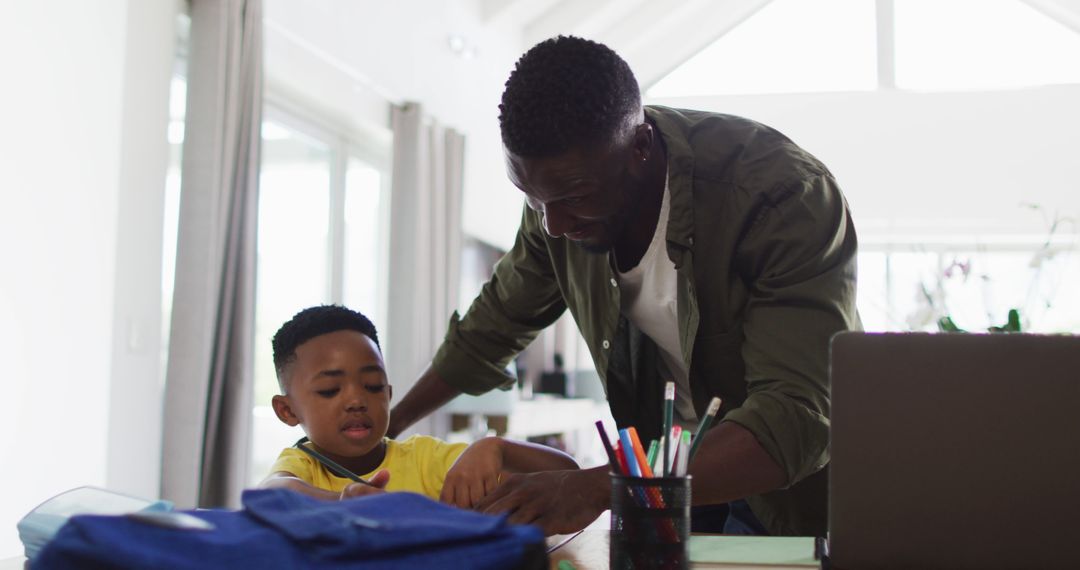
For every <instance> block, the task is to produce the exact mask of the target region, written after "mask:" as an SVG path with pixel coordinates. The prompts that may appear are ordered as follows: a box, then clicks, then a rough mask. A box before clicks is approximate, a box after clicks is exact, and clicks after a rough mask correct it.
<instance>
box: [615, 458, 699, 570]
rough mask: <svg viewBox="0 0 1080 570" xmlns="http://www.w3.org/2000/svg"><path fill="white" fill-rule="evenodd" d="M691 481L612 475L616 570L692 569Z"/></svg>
mask: <svg viewBox="0 0 1080 570" xmlns="http://www.w3.org/2000/svg"><path fill="white" fill-rule="evenodd" d="M689 546H690V477H689V476H687V477H655V478H642V477H624V476H622V475H615V474H612V475H611V554H610V562H611V568H612V569H613V570H616V569H617V570H623V569H629V568H635V569H640V568H689V567H690V550H689Z"/></svg>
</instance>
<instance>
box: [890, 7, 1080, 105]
mask: <svg viewBox="0 0 1080 570" xmlns="http://www.w3.org/2000/svg"><path fill="white" fill-rule="evenodd" d="M895 15H896V20H895V22H896V84H897V86H898V87H901V88H905V89H918V90H947V89H1009V88H1016V87H1028V86H1037V85H1049V84H1060V83H1080V65H1078V64H1077V62H1078V61H1080V34H1077V33H1075V32H1074V31H1072V30H1070V29H1068V28H1066V27H1065V26H1063V25H1061V24H1060V23H1058V22H1057V21H1055V20H1053V19H1051V18H1049V17H1047V16H1045V15H1043V14H1041V13H1039V12H1037V11H1036V10H1035V9H1034V8H1032V7H1031V6H1028V5H1027V4H1024V3H1023V2H1019V1H1017V0H948V1H942V0H901V1H898V2H895Z"/></svg>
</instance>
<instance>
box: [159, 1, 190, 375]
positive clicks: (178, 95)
mask: <svg viewBox="0 0 1080 570" xmlns="http://www.w3.org/2000/svg"><path fill="white" fill-rule="evenodd" d="M183 6H184V7H185V8H186V6H187V5H186V4H183ZM190 36H191V15H190V14H188V13H186V12H181V13H179V14H177V16H176V56H175V58H174V60H173V75H172V80H171V82H170V84H169V126H168V131H167V136H168V138H169V165H168V167H167V170H166V171H165V212H164V216H163V218H162V240H161V382H162V383H164V382H165V374H166V370H167V367H168V363H169V333H170V332H171V326H172V303H173V287H174V286H175V284H176V239H177V234H178V231H179V226H180V165H181V157H182V154H183V149H184V117H185V116H186V115H187V62H188V49H189V45H190Z"/></svg>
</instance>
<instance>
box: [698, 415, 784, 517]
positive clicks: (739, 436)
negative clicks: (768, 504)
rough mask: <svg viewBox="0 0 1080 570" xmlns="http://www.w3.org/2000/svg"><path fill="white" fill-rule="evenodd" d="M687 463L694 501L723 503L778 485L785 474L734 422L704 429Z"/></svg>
mask: <svg viewBox="0 0 1080 570" xmlns="http://www.w3.org/2000/svg"><path fill="white" fill-rule="evenodd" d="M703 437H704V438H705V439H703V440H701V446H700V447H699V448H698V450H697V453H696V454H695V455H694V459H693V461H692V462H691V463H690V466H689V473H690V475H691V476H693V478H694V479H693V481H694V489H693V493H692V496H693V498H694V504H695V505H712V504H717V503H727V502H730V501H733V500H735V499H741V498H743V497H748V496H750V495H759V494H762V493H766V492H768V491H772V490H773V489H777V488H779V487H781V486H782V485H783V484H784V482H785V481H786V480H787V475H785V474H784V470H783V469H781V467H780V465H779V464H778V463H777V462H776V461H775V460H773V458H772V457H771V456H769V454H768V453H766V451H765V448H764V447H762V446H761V444H760V443H758V440H757V438H755V437H754V434H752V433H750V431H749V430H747V429H746V428H744V427H742V426H741V425H739V424H737V423H734V422H722V423H721V424H720V425H718V426H716V427H715V428H714V429H711V430H709V431H707V432H705V435H704V436H703Z"/></svg>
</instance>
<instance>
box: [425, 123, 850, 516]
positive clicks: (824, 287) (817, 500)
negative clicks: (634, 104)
mask: <svg viewBox="0 0 1080 570" xmlns="http://www.w3.org/2000/svg"><path fill="white" fill-rule="evenodd" d="M646 115H647V117H648V118H649V120H651V121H652V122H653V124H655V126H656V127H658V129H659V131H660V133H661V134H662V137H663V142H664V145H665V147H666V150H667V159H668V184H669V189H670V193H671V198H670V199H671V205H670V209H671V211H670V217H669V221H668V227H667V253H668V256H669V257H670V258H671V260H672V261H673V262H674V263H675V268H676V272H677V276H678V277H677V282H678V285H677V286H678V292H677V306H678V321H679V323H678V325H679V332H680V339H679V340H680V342H681V346H682V353H683V358H684V359H685V361H686V362H687V363H688V366H689V370H690V385H691V388H692V396H693V400H694V408H695V410H696V411H697V413H698V415H699V417H700V416H701V415H703V414H704V412H705V409H706V407H707V406H708V403H709V401H710V400H711V399H712V397H713V396H720V397H721V398H723V400H724V405H723V407H722V408H721V415H722V416H723V421H730V422H736V423H738V424H740V425H742V426H743V427H745V428H746V429H748V430H749V431H750V432H751V433H753V434H754V436H755V437H756V438H757V440H758V441H759V442H760V443H761V445H762V447H763V448H764V449H765V451H766V452H768V454H769V455H770V456H771V457H772V458H773V459H774V460H775V461H776V462H777V463H778V464H779V465H780V467H781V468H783V471H784V473H785V474H786V479H787V481H786V484H785V485H784V487H783V488H782V489H780V490H776V491H773V492H770V493H767V494H765V495H761V496H754V497H748V498H747V501H748V502H749V503H750V507H751V509H752V510H753V511H754V513H755V515H757V517H758V518H759V519H760V520H761V521H762V523H763V524H765V526H766V527H767V528H768V529H769V530H770V531H771V532H773V533H775V534H812V535H819V536H822V535H824V533H825V527H826V519H827V517H826V490H827V486H826V483H827V481H826V471H827V469H824V468H825V466H826V465H827V464H828V462H829V381H828V370H827V368H828V350H829V339H830V337H831V336H832V335H833V334H834V333H836V332H838V331H844V330H853V329H858V328H860V326H861V325H860V322H859V317H858V314H857V312H856V309H855V253H856V237H855V228H854V226H853V224H852V221H851V215H850V212H849V211H848V207H847V203H846V201H845V199H844V197H843V195H842V194H841V193H840V189H839V188H838V187H837V184H836V181H835V180H834V179H833V177H832V175H831V174H830V173H829V171H828V170H827V169H826V168H825V166H824V165H822V164H821V163H820V162H818V160H817V159H815V158H814V157H813V156H811V155H810V154H808V153H807V152H805V151H803V150H802V149H800V148H799V147H798V146H796V145H795V144H794V143H792V142H791V141H790V140H788V139H787V138H786V137H784V136H783V135H781V134H780V133H778V132H776V131H775V130H773V129H770V128H768V127H766V126H764V125H761V124H759V123H755V122H753V121H749V120H746V119H742V118H738V117H733V116H729V115H720V114H714V113H704V112H699V111H687V110H679V109H670V108H665V107H654V106H649V107H646ZM541 221H542V220H541V215H540V214H538V213H537V212H534V211H531V210H529V209H528V208H526V209H525V212H524V214H523V217H522V220H521V227H520V229H519V231H518V235H517V240H516V242H515V243H514V247H513V249H511V250H510V251H509V252H508V253H507V254H506V255H505V256H503V258H502V259H501V260H500V261H499V262H498V264H497V265H496V266H495V272H494V276H493V277H492V278H491V280H490V281H489V282H488V283H487V284H486V285H484V287H483V289H482V291H481V292H480V295H479V296H478V297H477V298H476V300H475V301H474V302H473V304H472V306H471V307H470V308H469V310H468V312H467V313H466V314H465V317H464V318H460V319H459V317H458V315H457V314H456V313H455V314H454V315H453V317H451V322H450V326H449V331H448V332H447V334H446V339H445V340H444V342H443V344H442V346H441V347H440V348H439V350H438V352H437V353H436V356H435V358H434V361H433V363H432V365H433V367H434V369H435V370H436V371H437V372H438V373H439V374H440V375H441V376H442V377H443V378H445V379H446V381H447V382H448V383H450V384H451V385H452V386H454V387H457V388H459V389H460V390H462V391H464V392H466V393H469V394H479V393H483V392H485V391H488V390H491V389H492V388H496V387H507V386H509V384H510V383H511V382H512V381H513V380H512V379H510V378H508V377H507V376H506V374H505V373H504V372H503V371H504V369H505V368H506V366H507V364H508V363H509V361H510V360H511V359H512V358H513V357H514V356H515V355H516V354H517V353H518V352H519V351H521V350H523V349H524V348H525V347H526V346H527V345H528V344H529V342H530V341H532V339H533V338H535V337H536V335H537V333H538V332H539V331H541V330H542V329H543V328H545V327H547V326H548V325H550V324H552V323H553V322H555V320H556V319H557V318H558V317H559V315H561V314H562V312H563V311H564V310H566V309H570V312H571V314H573V316H574V319H575V321H576V322H577V324H578V327H579V328H580V330H581V334H582V335H583V337H584V339H585V342H586V343H587V344H588V346H589V350H590V352H591V353H592V357H593V361H594V363H595V364H596V370H597V371H598V372H599V375H600V378H601V381H602V382H603V383H604V387H605V390H606V392H607V398H608V402H609V403H610V406H611V411H612V415H613V416H614V418H615V420H616V422H617V423H618V424H619V427H626V426H629V425H633V426H636V427H637V430H638V432H639V433H640V434H641V436H642V437H643V438H646V439H653V438H656V437H657V436H658V435H659V433H660V431H662V429H661V411H662V405H661V401H662V398H663V381H662V380H661V379H660V378H659V373H658V368H657V366H656V363H657V362H658V360H657V359H658V358H659V354H658V349H657V347H656V345H655V343H653V342H652V340H651V339H649V338H648V337H646V336H645V335H644V334H642V333H641V332H640V331H639V330H637V329H636V328H635V327H634V326H633V324H632V323H630V322H629V321H628V320H627V319H626V318H625V317H623V316H621V315H620V311H619V288H618V286H617V281H616V279H615V273H614V270H613V269H612V266H611V263H610V262H609V259H608V256H605V255H596V254H590V253H587V252H586V251H584V250H583V249H581V248H579V247H578V246H577V245H575V244H574V243H573V242H571V241H570V240H567V239H564V238H553V237H551V236H549V235H547V233H546V232H545V231H544V230H543V226H542V224H541ZM704 476H707V475H701V474H698V475H697V477H698V478H701V477H704Z"/></svg>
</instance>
